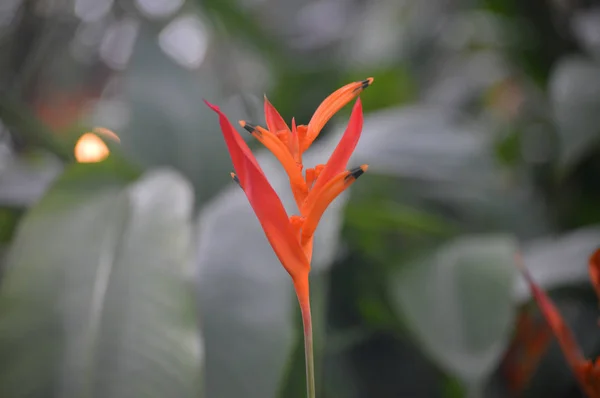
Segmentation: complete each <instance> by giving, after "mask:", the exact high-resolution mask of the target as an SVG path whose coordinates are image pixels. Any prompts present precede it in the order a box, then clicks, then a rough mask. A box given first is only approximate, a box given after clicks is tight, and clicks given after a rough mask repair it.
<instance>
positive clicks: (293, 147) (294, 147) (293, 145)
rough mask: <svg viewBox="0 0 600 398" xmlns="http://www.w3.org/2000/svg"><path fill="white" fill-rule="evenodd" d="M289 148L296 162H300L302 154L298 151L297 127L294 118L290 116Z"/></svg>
mask: <svg viewBox="0 0 600 398" xmlns="http://www.w3.org/2000/svg"><path fill="white" fill-rule="evenodd" d="M289 148H290V152H291V153H292V157H293V158H294V160H295V161H296V163H299V164H302V154H301V153H300V141H299V140H298V129H297V128H296V119H295V118H292V134H291V135H290V145H289Z"/></svg>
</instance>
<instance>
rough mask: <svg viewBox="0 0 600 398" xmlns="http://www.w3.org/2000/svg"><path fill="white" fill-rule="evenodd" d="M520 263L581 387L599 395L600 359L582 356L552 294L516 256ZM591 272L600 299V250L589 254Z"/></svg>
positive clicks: (596, 397)
mask: <svg viewBox="0 0 600 398" xmlns="http://www.w3.org/2000/svg"><path fill="white" fill-rule="evenodd" d="M517 263H518V265H519V266H520V268H521V272H522V273H523V276H524V277H525V280H526V281H527V283H528V285H529V288H530V289H531V292H532V295H533V298H534V299H535V301H536V302H537V304H538V307H539V308H540V311H541V313H542V315H543V316H544V318H545V319H546V322H547V323H548V325H549V326H550V329H552V332H553V333H554V336H555V337H556V339H557V340H558V343H559V345H560V348H561V350H562V352H563V355H564V356H565V358H566V360H567V363H568V364H569V366H570V367H571V369H572V370H573V373H574V374H575V377H576V378H577V381H578V383H579V385H580V386H581V389H582V390H583V391H584V392H585V394H586V395H587V396H588V397H589V398H600V358H596V360H595V361H591V360H588V359H586V358H585V357H584V356H583V353H582V351H581V348H580V347H579V345H578V344H577V341H576V340H575V337H574V336H573V332H572V331H571V329H570V328H569V327H568V326H567V324H566V323H565V321H564V320H563V318H562V316H561V315H560V313H559V312H558V309H557V308H556V306H555V305H554V303H553V302H552V300H551V299H550V297H548V295H547V294H546V293H545V292H544V291H543V290H542V289H541V288H540V287H539V286H538V285H537V284H536V283H535V282H534V280H533V279H532V277H531V275H530V274H529V272H528V271H527V269H526V268H525V266H524V265H523V262H522V259H521V258H520V257H517ZM589 272H590V277H591V280H592V285H593V286H594V289H595V290H596V293H597V294H598V297H599V298H600V283H599V282H600V280H599V276H600V249H598V250H596V252H595V253H594V254H593V255H592V256H591V257H590V260H589Z"/></svg>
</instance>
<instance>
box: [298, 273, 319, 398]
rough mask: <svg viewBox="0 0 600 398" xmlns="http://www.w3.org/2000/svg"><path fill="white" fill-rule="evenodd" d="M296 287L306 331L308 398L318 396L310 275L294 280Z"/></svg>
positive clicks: (305, 353)
mask: <svg viewBox="0 0 600 398" xmlns="http://www.w3.org/2000/svg"><path fill="white" fill-rule="evenodd" d="M294 287H295V289H296V294H297V295H298V302H299V304H300V311H301V312H302V326H303V329H304V358H305V362H306V393H307V397H308V398H315V397H316V396H317V394H316V390H315V360H314V350H313V333H312V318H311V315H310V293H309V283H308V275H306V276H305V278H298V279H295V280H294Z"/></svg>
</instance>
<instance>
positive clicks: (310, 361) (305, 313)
mask: <svg viewBox="0 0 600 398" xmlns="http://www.w3.org/2000/svg"><path fill="white" fill-rule="evenodd" d="M302 325H303V326H304V357H305V360H306V391H307V396H308V398H315V397H316V393H315V361H314V350H313V336H312V320H311V316H310V303H307V305H306V306H302Z"/></svg>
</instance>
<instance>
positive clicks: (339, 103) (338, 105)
mask: <svg viewBox="0 0 600 398" xmlns="http://www.w3.org/2000/svg"><path fill="white" fill-rule="evenodd" d="M372 83H373V78H372V77H369V78H368V79H366V80H363V81H360V82H354V83H350V84H347V85H345V86H344V87H342V88H340V89H338V90H336V91H334V92H333V93H332V94H331V95H330V96H329V97H327V98H325V100H324V101H323V102H322V103H321V105H319V107H318V108H317V110H316V111H315V113H314V115H313V117H312V118H311V119H310V122H309V123H308V130H307V132H306V137H305V139H304V140H303V142H302V145H301V150H302V151H305V150H306V149H308V147H309V146H310V144H312V142H313V141H314V140H315V138H317V136H318V135H319V133H320V132H321V129H322V128H323V126H325V124H326V123H327V122H328V121H329V119H331V118H332V117H333V115H335V114H336V112H337V111H339V110H340V109H342V108H343V107H344V105H346V104H347V103H348V102H350V101H352V100H353V99H354V98H356V97H358V95H359V94H360V93H361V92H362V91H363V90H364V89H365V88H367V87H369V86H370V85H371V84H372Z"/></svg>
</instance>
